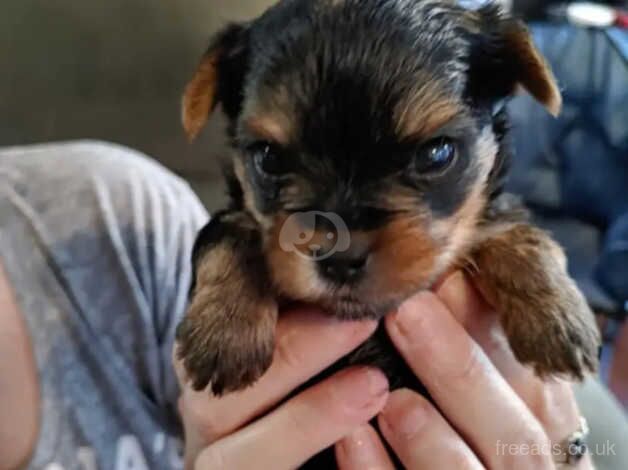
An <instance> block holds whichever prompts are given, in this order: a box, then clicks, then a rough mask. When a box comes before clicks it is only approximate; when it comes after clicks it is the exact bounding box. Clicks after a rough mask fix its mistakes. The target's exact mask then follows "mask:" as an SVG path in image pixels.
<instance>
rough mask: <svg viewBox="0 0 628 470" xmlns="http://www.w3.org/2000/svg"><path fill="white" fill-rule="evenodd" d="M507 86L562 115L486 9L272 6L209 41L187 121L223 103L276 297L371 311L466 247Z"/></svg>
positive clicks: (399, 4) (534, 62)
mask: <svg viewBox="0 0 628 470" xmlns="http://www.w3.org/2000/svg"><path fill="white" fill-rule="evenodd" d="M518 86H521V87H523V88H526V89H527V90H528V91H529V92H530V93H531V94H532V95H533V96H535V97H536V98H537V99H538V100H539V101H541V102H542V103H543V104H544V105H545V106H546V107H548V109H549V110H550V111H551V112H553V113H556V112H558V109H559V107H560V95H559V92H558V90H557V88H556V85H555V83H554V80H553V77H552V75H551V72H550V71H549V70H548V69H547V67H546V66H545V63H544V61H543V60H542V58H541V57H540V56H539V54H538V52H537V51H536V50H535V49H534V46H533V45H532V43H531V41H530V38H529V36H528V33H527V32H526V30H525V28H524V27H522V26H521V25H520V24H519V23H517V22H515V21H514V20H512V19H509V18H506V17H504V16H503V15H502V14H501V13H500V12H499V11H498V10H497V9H495V8H491V7H489V8H484V9H482V10H479V11H468V10H464V9H462V8H460V7H458V6H456V4H455V2H446V1H429V0H426V1H418V0H389V1H381V0H359V1H358V0H335V1H334V0H309V1H308V0H292V1H283V2H280V3H279V4H277V5H276V6H275V7H273V8H271V9H270V10H268V11H267V12H266V13H265V14H264V15H263V16H262V17H261V18H259V19H257V20H255V21H254V22H252V23H251V24H248V25H239V26H231V27H230V28H228V29H226V30H225V31H224V32H223V33H222V34H221V35H220V36H219V37H218V38H217V39H216V40H215V42H214V44H213V45H212V46H211V47H210V49H209V51H208V52H207V54H206V55H205V57H204V59H203V61H202V62H201V65H200V66H199V69H198V71H197V73H196V75H195V77H194V78H193V80H192V82H190V84H189V85H188V88H187V89H186V94H185V96H184V125H185V127H186V130H187V131H188V133H189V134H190V136H194V135H195V134H196V133H197V132H198V131H199V130H200V128H201V127H202V125H203V124H204V123H205V121H206V119H207V115H208V114H209V112H210V111H211V109H212V108H213V106H214V105H215V104H216V103H217V102H220V103H221V104H222V106H223V110H224V111H225V113H226V114H227V116H228V118H229V120H230V126H229V131H230V134H231V137H232V141H233V147H234V149H235V152H234V153H235V155H234V159H233V163H232V165H233V172H234V174H235V176H236V178H237V182H238V184H239V187H240V188H239V189H240V191H239V193H240V194H241V201H240V204H241V205H242V206H243V208H244V209H245V210H247V211H249V212H250V213H251V214H252V215H253V217H255V219H256V220H257V221H258V223H259V225H260V227H261V228H262V230H263V235H264V242H265V250H266V253H265V254H266V259H267V261H268V266H269V270H270V273H271V276H272V278H273V279H272V280H273V281H274V283H275V285H276V287H277V289H278V291H279V292H280V293H281V294H282V295H285V296H286V297H288V298H291V299H296V300H304V301H310V302H315V303H317V304H320V305H323V306H324V307H326V308H328V309H329V310H330V311H332V312H335V313H336V314H337V315H339V316H342V317H345V318H359V317H378V316H381V315H383V314H385V313H387V311H389V310H390V309H391V308H394V307H395V306H396V305H397V304H398V303H399V302H401V301H403V300H404V299H405V298H407V297H408V296H409V295H411V294H412V293H414V292H416V291H417V290H419V289H422V288H426V287H429V285H430V284H431V283H432V282H433V281H434V280H435V278H436V277H437V276H439V275H440V274H442V273H443V271H444V270H446V269H447V268H448V267H449V266H451V264H452V263H453V262H454V261H455V260H456V259H457V258H458V257H460V256H461V255H462V254H463V253H464V249H465V247H466V246H468V244H469V243H471V242H472V241H473V237H474V229H475V227H476V225H477V223H478V221H479V219H480V217H481V215H482V213H483V211H484V209H485V207H486V204H487V198H488V194H489V192H490V190H491V189H492V188H491V187H490V186H491V176H492V175H493V173H494V172H495V171H496V170H495V169H496V167H497V166H498V165H499V164H500V162H499V161H498V160H499V155H500V138H501V136H500V135H496V134H495V130H494V128H495V127H496V126H494V119H495V117H494V115H493V109H494V108H495V105H496V104H497V103H498V102H499V101H500V100H502V99H504V98H505V97H507V96H508V95H510V94H511V93H512V92H513V91H514V90H515V88H517V87H518Z"/></svg>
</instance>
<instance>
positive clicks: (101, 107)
mask: <svg viewBox="0 0 628 470" xmlns="http://www.w3.org/2000/svg"><path fill="white" fill-rule="evenodd" d="M271 3H272V2H271V1H270V0H238V1H233V0H176V1H154V2H146V1H144V0H101V1H99V0H93V1H81V0H54V1H48V0H2V6H1V7H0V9H1V10H0V146H7V145H20V144H28V143H35V142H48V141H59V140H70V139H85V138H89V139H103V140H108V141H113V142H117V143H121V144H124V145H128V146H130V147H133V148H135V149H138V150H140V151H142V152H145V153H147V154H148V155H151V156H152V157H154V158H156V159H158V160H159V161H161V162H162V163H164V164H165V165H166V166H168V167H169V168H171V169H172V170H174V171H175V172H177V173H178V174H180V175H182V176H184V177H185V178H187V179H188V180H189V181H190V183H191V184H192V185H193V187H194V188H195V189H196V190H197V191H198V192H199V193H200V195H201V196H202V199H203V201H204V202H205V204H206V205H207V206H208V208H210V209H211V210H213V209H216V208H217V207H220V205H221V203H222V201H223V196H222V186H221V180H220V179H219V178H217V176H218V174H217V166H216V164H215V162H216V158H215V157H216V155H218V154H220V153H221V152H223V151H224V146H223V145H224V144H223V137H222V133H221V130H222V127H223V122H222V120H221V119H220V118H217V119H213V120H212V122H211V125H210V126H209V128H208V129H206V130H205V131H204V132H203V134H202V136H201V138H200V139H199V140H198V141H196V142H195V143H194V145H189V144H188V143H187V141H186V139H185V138H184V135H183V131H182V129H181V124H180V106H179V104H180V95H181V93H182V90H183V87H184V86H185V83H186V80H188V79H189V78H190V77H191V75H192V73H193V71H194V68H195V66H196V64H197V62H198V60H199V58H200V56H201V54H202V53H203V52H204V51H205V49H206V47H207V45H208V44H209V38H210V36H211V35H212V33H213V32H214V31H216V29H217V28H219V27H220V26H221V25H224V24H225V23H226V22H228V21H236V20H242V19H248V18H251V17H253V16H255V15H257V14H259V13H260V12H261V11H262V10H263V9H264V8H266V7H267V6H268V5H270V4H271Z"/></svg>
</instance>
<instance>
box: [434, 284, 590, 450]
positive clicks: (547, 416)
mask: <svg viewBox="0 0 628 470" xmlns="http://www.w3.org/2000/svg"><path fill="white" fill-rule="evenodd" d="M436 295H437V296H438V297H439V298H440V299H441V300H442V302H443V303H444V304H445V305H446V306H447V307H448V309H449V311H450V312H452V314H453V315H454V316H455V317H456V319H458V321H460V322H461V323H462V325H463V326H464V327H465V329H466V330H467V331H468V332H469V334H470V335H471V336H472V337H473V338H474V339H475V341H476V342H477V343H478V344H479V345H480V346H481V347H482V349H483V350H484V352H485V353H486V354H487V356H488V357H489V358H490V360H491V361H492V362H493V364H494V365H495V367H496V368H497V370H499V372H500V373H501V374H502V376H503V377H504V378H505V379H506V381H507V382H508V384H509V385H510V386H511V387H512V389H513V390H514V391H515V392H516V393H517V395H519V397H521V399H522V400H523V401H524V402H525V403H526V404H527V405H528V408H529V409H530V410H531V411H532V413H533V414H534V415H535V417H536V418H537V419H538V420H539V421H540V422H541V423H542V424H543V425H544V427H545V431H546V433H547V434H548V436H549V437H550V438H551V439H552V440H556V441H561V440H562V439H564V437H565V435H566V433H567V434H568V433H569V431H570V430H575V429H577V428H578V426H579V425H580V419H579V416H580V413H579V412H578V407H577V404H576V401H575V399H574V397H573V392H572V390H571V384H570V383H569V382H567V381H565V380H560V379H555V380H548V381H543V380H541V379H540V378H538V377H537V376H536V375H535V374H534V372H533V370H532V369H531V368H529V367H526V366H524V365H523V364H521V363H520V362H519V361H517V359H516V358H515V356H514V354H513V352H512V350H511V349H510V346H509V345H508V341H507V340H506V337H505V336H504V333H503V331H502V329H501V327H500V325H499V319H498V316H497V314H496V313H495V312H494V309H492V308H491V307H490V306H488V304H487V303H486V302H485V301H484V299H482V297H481V296H480V294H479V293H478V291H477V290H476V289H475V288H474V287H473V285H472V284H471V282H470V281H469V280H468V279H467V278H466V276H465V275H464V274H463V273H462V272H458V273H456V274H454V275H452V276H450V277H449V278H448V279H447V280H446V281H445V282H444V283H443V284H442V285H441V286H440V287H439V288H438V289H437V291H436Z"/></svg>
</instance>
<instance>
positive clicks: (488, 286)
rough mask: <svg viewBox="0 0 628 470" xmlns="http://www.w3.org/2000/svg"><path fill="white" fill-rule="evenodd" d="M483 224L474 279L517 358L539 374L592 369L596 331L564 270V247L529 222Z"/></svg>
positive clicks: (475, 254) (595, 361) (577, 374)
mask: <svg viewBox="0 0 628 470" xmlns="http://www.w3.org/2000/svg"><path fill="white" fill-rule="evenodd" d="M499 227H500V224H499V223H496V224H492V225H489V226H487V227H486V229H488V230H490V232H491V235H490V236H489V237H486V239H485V241H484V242H483V243H481V244H480V245H479V246H477V247H475V248H474V249H473V250H472V252H471V256H472V258H473V260H474V262H475V264H476V269H477V271H476V273H474V280H475V282H476V285H477V287H478V289H479V290H480V292H481V293H482V294H483V296H484V297H485V298H486V300H487V301H488V302H489V303H490V304H491V305H493V306H494V307H495V309H496V311H497V312H498V313H499V314H500V315H501V317H500V319H501V323H502V326H503V328H504V331H505V333H506V336H507V337H508V339H509V342H510V346H511V348H512V350H513V352H514V354H515V356H516V357H517V359H518V360H519V361H521V362H522V363H524V364H530V365H532V366H533V367H534V369H535V371H536V373H537V374H538V375H539V376H541V377H543V376H546V375H549V374H568V375H570V376H572V377H574V378H578V379H582V378H583V377H584V375H585V373H586V372H588V371H595V369H596V368H597V364H598V359H597V353H598V346H599V344H600V337H599V332H598V329H597V325H596V323H595V320H594V316H593V314H592V313H591V311H590V309H589V306H588V305H587V302H586V300H585V299H584V297H583V295H582V294H581V293H580V291H579V290H578V288H577V286H576V284H575V283H574V281H573V280H572V279H571V278H570V277H569V275H568V273H567V271H566V262H565V256H564V254H563V251H562V249H561V248H560V247H559V246H558V245H557V244H556V243H555V242H554V241H553V240H552V239H551V238H550V237H549V236H548V235H547V234H546V233H545V232H543V231H541V230H539V229H537V228H535V227H532V226H530V225H527V224H515V225H513V224H510V223H508V224H506V225H504V226H503V227H502V228H503V231H501V232H499V230H498V229H499Z"/></svg>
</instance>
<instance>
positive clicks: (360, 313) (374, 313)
mask: <svg viewBox="0 0 628 470" xmlns="http://www.w3.org/2000/svg"><path fill="white" fill-rule="evenodd" d="M400 303H401V300H400V301H396V300H385V301H381V300H380V301H378V302H369V301H366V300H364V299H359V298H357V297H354V296H351V295H345V296H336V297H330V298H324V299H321V301H320V302H319V305H320V306H321V307H322V308H323V309H324V310H325V312H327V313H328V314H329V315H332V316H334V317H336V318H339V319H341V320H380V319H381V318H383V317H385V316H386V315H388V314H389V313H391V312H392V311H393V310H395V309H396V308H397V307H398V306H399V304H400Z"/></svg>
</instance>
